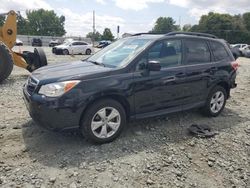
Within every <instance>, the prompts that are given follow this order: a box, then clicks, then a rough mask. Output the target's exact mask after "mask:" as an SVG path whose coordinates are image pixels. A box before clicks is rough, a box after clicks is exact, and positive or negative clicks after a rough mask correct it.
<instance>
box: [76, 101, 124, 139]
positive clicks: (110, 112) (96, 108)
mask: <svg viewBox="0 0 250 188" xmlns="http://www.w3.org/2000/svg"><path fill="white" fill-rule="evenodd" d="M125 125H126V113H125V110H124V108H123V107H122V105H121V104H120V103H119V102H117V101H115V100H112V99H103V100H100V101H97V102H95V103H94V104H93V105H91V106H90V107H89V108H88V109H87V111H86V113H85V115H84V117H83V120H82V123H81V127H80V129H81V132H82V134H83V135H84V136H85V137H86V138H87V139H89V140H90V141H93V142H95V143H99V144H103V143H107V142H111V141H113V140H114V139H116V138H117V137H118V136H119V135H120V134H121V132H122V129H123V128H124V126H125Z"/></svg>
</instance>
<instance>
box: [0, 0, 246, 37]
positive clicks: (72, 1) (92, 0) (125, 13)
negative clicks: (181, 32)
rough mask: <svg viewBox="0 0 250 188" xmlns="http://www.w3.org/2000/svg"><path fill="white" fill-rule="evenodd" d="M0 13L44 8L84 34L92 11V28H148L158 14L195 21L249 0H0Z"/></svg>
mask: <svg viewBox="0 0 250 188" xmlns="http://www.w3.org/2000/svg"><path fill="white" fill-rule="evenodd" d="M0 5H1V6H0V13H4V12H7V11H9V10H15V11H20V12H21V14H22V15H25V10H27V9H28V10H31V9H39V8H43V9H47V10H54V11H55V12H56V14H57V15H58V16H61V15H64V16H65V18H66V21H65V29H66V31H67V34H66V35H68V36H85V35H86V34H87V33H88V32H90V31H92V30H93V25H92V20H93V11H95V22H96V31H99V32H100V33H102V32H103V30H104V28H106V27H108V28H111V30H112V32H113V33H114V34H115V36H116V31H117V26H118V25H119V26H120V35H121V34H123V33H138V32H148V31H149V30H151V29H152V28H153V26H154V23H155V21H156V19H157V18H158V17H160V16H164V17H172V18H173V19H174V20H175V21H176V24H177V25H179V24H180V25H182V26H183V25H184V24H192V25H193V24H197V23H198V21H199V18H200V16H201V15H203V14H207V13H208V12H210V11H213V12H218V13H230V14H242V13H244V12H247V11H250V0H237V1H236V0H0Z"/></svg>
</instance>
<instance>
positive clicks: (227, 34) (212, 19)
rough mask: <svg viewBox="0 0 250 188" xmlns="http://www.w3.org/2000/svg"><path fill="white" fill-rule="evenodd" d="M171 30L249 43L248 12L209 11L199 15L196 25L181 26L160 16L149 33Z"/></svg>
mask: <svg viewBox="0 0 250 188" xmlns="http://www.w3.org/2000/svg"><path fill="white" fill-rule="evenodd" d="M171 31H191V32H202V33H210V34H213V35H216V36H217V37H219V38H223V39H225V40H227V41H228V42H229V43H248V44H250V12H247V13H244V14H243V15H240V14H239V15H230V14H219V13H213V12H210V13H208V14H207V15H203V16H201V18H200V20H199V23H198V24H197V25H193V26H192V25H190V24H186V25H184V26H183V27H182V28H180V26H178V25H176V24H175V21H174V20H173V18H171V17H167V18H166V17H160V18H158V19H157V21H156V23H155V26H154V28H153V29H152V31H149V33H156V34H165V33H168V32H171Z"/></svg>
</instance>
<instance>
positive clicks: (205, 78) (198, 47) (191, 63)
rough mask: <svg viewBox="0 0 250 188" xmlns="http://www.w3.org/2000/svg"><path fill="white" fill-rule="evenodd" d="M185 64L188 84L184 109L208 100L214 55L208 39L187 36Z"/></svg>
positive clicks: (184, 90)
mask: <svg viewBox="0 0 250 188" xmlns="http://www.w3.org/2000/svg"><path fill="white" fill-rule="evenodd" d="M184 54H185V55H184V65H185V73H186V85H185V87H184V88H183V92H184V93H185V100H184V104H183V105H184V109H185V108H189V107H192V106H193V107H195V106H197V105H202V104H203V103H204V101H205V100H206V97H207V93H208V85H209V82H210V81H211V79H212V74H213V69H216V68H215V67H213V63H212V56H211V53H210V49H209V45H208V42H207V41H206V40H202V39H194V38H190V39H189V38H186V39H184Z"/></svg>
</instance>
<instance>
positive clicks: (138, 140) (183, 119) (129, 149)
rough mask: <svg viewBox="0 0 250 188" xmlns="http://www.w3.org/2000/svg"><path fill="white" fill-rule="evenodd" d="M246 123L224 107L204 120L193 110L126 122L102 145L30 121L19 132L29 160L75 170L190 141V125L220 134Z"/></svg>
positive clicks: (238, 115) (235, 112)
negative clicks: (208, 126) (124, 126)
mask: <svg viewBox="0 0 250 188" xmlns="http://www.w3.org/2000/svg"><path fill="white" fill-rule="evenodd" d="M248 120H249V119H247V118H245V117H241V116H240V113H239V112H237V111H234V110H231V109H227V108H225V110H224V112H223V113H222V114H221V115H220V116H219V117H216V118H208V117H204V116H202V115H200V113H198V112H197V111H195V110H193V111H187V112H180V113H175V114H170V115H168V116H162V117H158V118H151V119H144V120H138V121H133V122H130V123H129V124H128V126H127V128H126V129H125V130H124V132H123V134H122V135H121V136H120V137H119V138H118V139H116V140H115V141H113V142H111V143H108V144H103V145H96V144H93V143H90V142H88V141H86V140H85V139H84V138H83V137H82V136H81V135H80V134H79V132H78V131H72V132H66V133H55V132H49V131H46V130H44V129H42V128H40V127H38V126H36V125H35V123H34V122H33V121H28V122H27V123H25V124H24V125H23V128H22V133H23V139H24V143H25V146H26V148H27V153H28V155H29V156H30V158H31V159H32V160H33V161H36V162H39V163H42V164H43V165H46V166H53V167H58V168H63V167H65V166H73V167H79V166H80V165H81V164H82V163H86V164H91V163H93V162H95V163H102V162H104V161H110V160H112V159H117V158H120V157H124V156H127V155H133V154H135V153H139V152H142V151H149V152H160V149H161V148H162V147H163V146H166V145H168V144H171V143H177V144H178V143H182V142H185V141H188V140H189V139H191V138H192V136H190V135H189V134H188V131H187V128H188V127H189V126H190V125H191V124H194V123H197V124H207V125H210V126H211V127H212V128H213V129H215V130H217V131H218V132H219V134H220V133H222V132H225V131H227V130H228V129H230V128H232V127H234V126H238V125H239V124H240V123H242V122H245V121H248ZM209 139H213V138H209ZM209 139H208V141H209Z"/></svg>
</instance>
